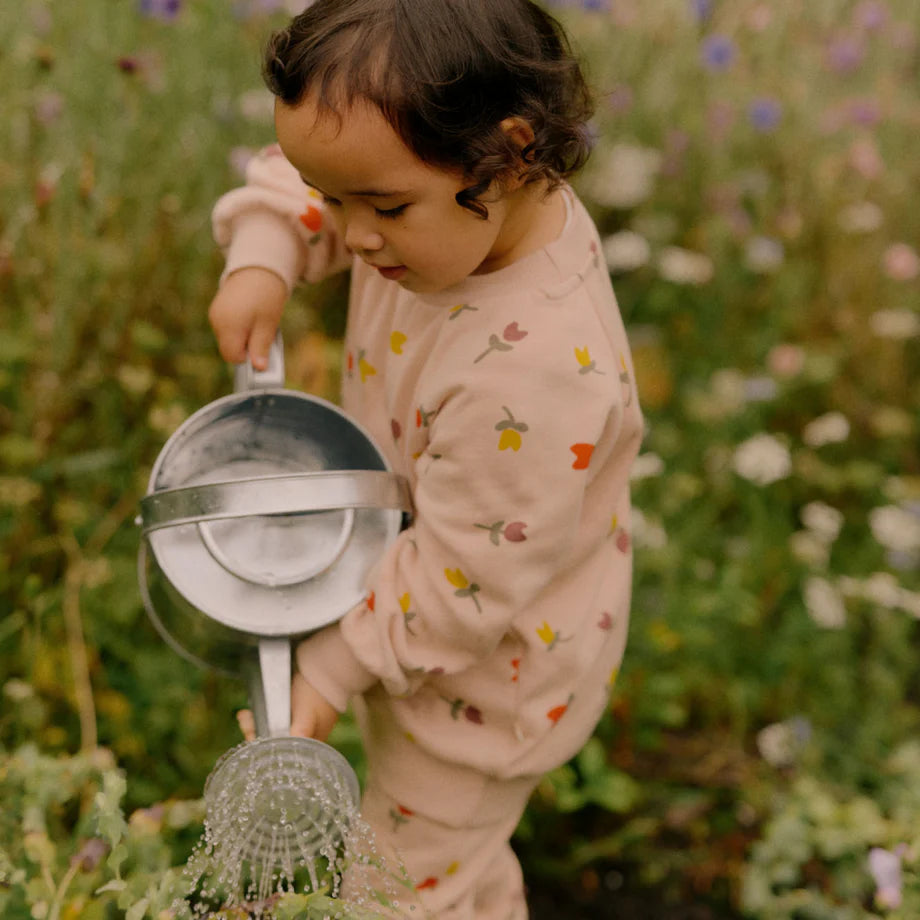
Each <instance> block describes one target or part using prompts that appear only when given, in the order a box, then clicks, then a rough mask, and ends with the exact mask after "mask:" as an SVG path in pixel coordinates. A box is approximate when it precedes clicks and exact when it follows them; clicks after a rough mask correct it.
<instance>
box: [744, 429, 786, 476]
mask: <svg viewBox="0 0 920 920" xmlns="http://www.w3.org/2000/svg"><path fill="white" fill-rule="evenodd" d="M732 466H733V468H734V470H735V472H736V473H737V474H738V475H739V476H741V477H743V478H744V479H749V480H750V481H751V482H755V483H757V485H761V486H768V485H770V483H773V482H777V481H778V480H780V479H785V478H786V477H787V476H788V475H789V474H790V473H791V472H792V457H791V456H790V454H789V448H788V447H786V445H785V444H783V443H782V442H781V441H780V440H779V439H777V438H775V437H774V436H773V435H771V434H765V433H764V434H755V435H754V437H752V438H748V439H747V440H746V441H744V442H742V443H741V444H739V445H738V448H737V449H736V450H735V455H734V457H733V459H732Z"/></svg>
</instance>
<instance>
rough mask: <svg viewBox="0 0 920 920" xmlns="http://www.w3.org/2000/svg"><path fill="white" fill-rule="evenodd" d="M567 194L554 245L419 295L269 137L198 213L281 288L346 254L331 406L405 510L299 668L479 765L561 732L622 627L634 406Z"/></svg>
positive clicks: (236, 262) (522, 759)
mask: <svg viewBox="0 0 920 920" xmlns="http://www.w3.org/2000/svg"><path fill="white" fill-rule="evenodd" d="M567 198H568V202H569V216H568V220H567V223H566V226H565V228H564V230H563V232H562V234H561V235H560V237H559V238H558V239H557V240H556V241H554V242H553V243H552V244H550V245H549V246H547V247H545V248H544V249H542V250H540V251H538V252H535V253H533V254H531V255H529V256H526V257H525V258H523V259H521V260H520V261H518V262H516V263H514V264H512V265H510V266H508V267H506V268H502V269H500V270H498V271H495V272H493V273H490V274H484V275H472V276H470V277H468V278H467V279H466V280H465V281H463V282H462V283H460V284H458V285H456V286H455V287H452V288H450V289H448V290H444V291H441V292H439V293H437V294H413V293H410V292H408V291H405V290H403V289H402V288H401V287H400V286H399V285H398V284H397V283H395V282H392V281H387V280H386V279H384V278H382V277H381V276H380V275H379V274H378V273H376V272H374V271H373V269H370V268H368V267H367V266H366V265H364V264H363V263H362V262H361V261H360V260H355V261H354V263H353V264H352V260H351V259H350V257H349V256H348V253H347V252H346V251H345V249H344V246H343V245H342V243H341V240H340V239H339V238H338V236H337V235H336V233H335V230H334V226H333V223H332V221H331V220H330V219H327V215H326V214H325V212H324V209H323V205H322V202H321V200H320V198H319V196H318V195H317V194H316V193H315V192H312V191H311V190H308V189H306V188H305V187H304V185H303V183H302V182H301V180H300V178H299V176H298V175H297V173H296V172H295V170H294V169H293V168H292V167H291V166H290V165H289V164H288V162H287V161H286V160H285V159H284V157H283V156H282V155H281V154H280V151H279V150H278V148H276V147H272V148H268V149H267V150H265V151H263V152H262V154H260V155H259V156H258V157H257V158H255V159H254V160H253V161H252V162H251V164H250V166H249V169H248V175H247V185H246V186H245V187H243V188H240V189H237V190H235V191H232V192H230V193H228V194H227V195H225V196H224V197H223V198H221V199H220V201H219V202H218V204H217V206H216V208H215V211H214V228H215V236H216V239H217V241H218V243H219V244H220V246H221V247H222V248H223V249H224V250H225V252H226V257H227V269H226V272H225V274H228V273H229V272H231V271H234V270H236V269H238V268H241V267H244V266H252V265H258V266H261V267H264V268H269V269H271V270H273V271H275V272H276V273H277V274H279V275H280V276H281V277H282V278H284V279H285V280H286V281H287V283H288V284H289V285H291V286H293V285H294V284H295V283H296V282H297V281H298V280H300V279H307V280H318V279H320V278H322V277H323V276H325V275H327V274H328V273H330V272H332V271H335V270H338V269H341V268H343V267H346V266H348V265H351V267H352V282H351V298H350V305H349V315H348V329H347V333H346V341H345V359H346V366H345V376H344V386H343V396H342V404H343V408H344V409H345V410H346V411H347V412H348V413H349V414H350V415H351V416H352V417H353V418H354V419H355V420H356V421H358V422H359V423H360V424H361V425H363V426H364V427H365V428H366V429H367V430H368V431H369V432H370V433H371V435H372V436H373V437H374V439H375V440H376V441H377V443H378V445H379V446H380V447H381V449H382V450H383V452H384V453H385V454H386V456H387V458H388V460H389V462H390V463H391V465H392V467H393V469H394V470H395V471H396V472H398V473H400V474H402V475H403V476H405V477H407V479H408V481H409V484H410V487H411V491H412V495H413V500H414V506H415V509H416V514H415V517H414V520H413V522H412V524H411V526H410V527H408V528H407V529H406V530H404V531H403V532H402V533H401V534H400V536H399V537H398V539H397V540H396V541H395V543H394V544H393V545H392V546H391V547H390V549H389V550H388V552H387V553H386V555H385V557H384V558H383V559H381V560H380V562H379V564H378V565H377V567H376V569H375V571H374V574H373V576H372V579H371V582H370V584H369V585H368V596H367V600H366V602H364V603H362V604H360V605H359V606H358V607H356V608H355V609H353V610H351V611H350V612H349V613H348V614H347V615H346V616H345V617H344V619H343V620H341V621H340V622H339V623H338V624H336V625H334V626H331V627H328V628H326V629H324V630H322V631H320V632H319V633H317V634H315V635H313V636H311V637H310V638H308V639H307V640H305V641H304V642H302V643H301V644H300V645H299V646H298V648H297V652H296V658H297V664H298V667H299V669H300V670H301V672H302V673H303V674H304V675H305V676H306V677H307V679H308V680H309V681H310V683H311V684H313V685H314V687H316V689H317V690H318V691H319V692H320V693H322V694H323V695H324V696H325V697H326V698H327V699H328V700H329V701H330V702H331V703H332V704H333V705H334V706H335V707H336V708H338V709H339V710H343V709H344V708H345V707H346V705H347V702H348V699H349V698H350V697H351V696H352V695H353V694H366V693H369V692H370V693H372V694H373V695H375V697H380V695H381V694H384V693H385V694H386V695H387V697H388V699H389V701H390V702H389V705H390V709H391V712H392V716H393V719H394V720H395V724H396V725H398V726H399V728H400V729H401V730H402V731H403V732H404V733H405V734H406V736H407V737H409V738H411V740H412V741H413V742H415V743H417V744H420V745H422V746H423V747H427V748H428V749H429V750H430V751H431V752H432V753H434V754H435V755H436V756H438V757H440V758H442V759H443V760H445V761H448V762H454V763H460V764H465V765H467V766H470V767H474V768H476V769H479V770H486V771H488V772H491V773H492V774H494V775H520V774H522V773H533V774H536V773H540V772H543V771H544V770H546V769H549V768H551V767H553V766H555V765H557V764H558V763H562V762H564V761H565V760H566V759H568V758H569V757H570V756H572V755H573V754H574V753H575V752H576V751H577V750H578V748H579V747H580V746H581V745H582V744H583V743H584V741H585V740H586V739H587V737H589V736H590V734H591V731H592V730H593V728H594V726H595V725H596V722H597V720H598V719H599V718H600V716H601V714H602V713H603V711H604V708H605V706H606V701H607V697H608V694H609V690H610V686H611V684H612V682H613V678H614V676H615V673H616V669H617V667H618V666H619V663H620V660H621V658H622V654H623V647H624V644H625V639H626V630H627V620H628V611H629V599H630V585H631V562H632V560H631V544H630V537H629V510H630V505H629V470H630V466H631V464H632V462H633V459H634V458H635V455H636V453H637V451H638V447H639V443H640V440H641V433H642V416H641V413H640V409H639V406H638V402H637V397H636V390H635V385H634V379H633V371H632V364H631V359H630V354H629V346H628V343H627V339H626V335H625V332H624V329H623V324H622V320H621V318H620V314H619V310H618V308H617V303H616V299H615V297H614V294H613V290H612V288H611V285H610V279H609V276H608V274H607V271H606V267H605V265H604V262H603V259H602V258H601V255H600V246H599V241H598V237H597V232H596V229H595V227H594V225H593V222H592V221H591V219H590V217H589V216H588V214H587V212H586V211H585V209H584V208H583V206H582V205H581V203H580V202H579V201H578V200H577V199H576V198H575V196H574V194H572V193H571V192H570V191H569V190H567Z"/></svg>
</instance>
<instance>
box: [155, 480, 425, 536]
mask: <svg viewBox="0 0 920 920" xmlns="http://www.w3.org/2000/svg"><path fill="white" fill-rule="evenodd" d="M347 508H396V509H399V510H401V511H405V512H409V511H411V509H412V502H411V497H410V494H409V484H408V482H407V481H406V479H405V478H404V477H402V476H399V475H397V474H395V473H388V472H385V471H383V470H344V471H321V472H314V473H292V474H282V475H278V476H260V477H257V478H254V479H235V480H230V481H228V482H211V483H206V484H202V485H196V486H182V487H181V488H178V489H161V490H160V491H158V492H151V493H149V494H148V495H146V496H144V498H142V499H141V514H140V517H139V518H138V523H139V524H140V526H141V530H142V532H143V533H144V534H145V535H146V534H148V533H150V532H151V531H154V530H161V529H162V528H164V527H179V526H181V525H183V524H202V523H207V522H209V521H226V520H233V519H237V518H245V517H261V516H267V515H274V514H305V513H309V512H313V511H341V510H343V509H347Z"/></svg>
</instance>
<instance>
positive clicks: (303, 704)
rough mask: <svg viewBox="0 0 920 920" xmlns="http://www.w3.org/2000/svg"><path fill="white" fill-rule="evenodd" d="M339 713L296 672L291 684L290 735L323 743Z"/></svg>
mask: <svg viewBox="0 0 920 920" xmlns="http://www.w3.org/2000/svg"><path fill="white" fill-rule="evenodd" d="M338 718H339V713H338V711H337V710H336V709H335V707H333V706H332V705H330V704H329V703H328V702H327V701H326V698H325V697H324V696H322V695H321V694H320V693H319V692H318V691H316V690H314V689H313V687H312V686H311V685H310V684H309V683H307V681H306V679H305V678H304V676H303V675H302V674H301V673H300V672H299V671H296V672H295V673H294V679H293V681H292V682H291V734H292V735H300V736H301V737H303V738H316V740H317V741H325V740H326V738H328V737H329V732H331V731H332V727H333V726H334V725H335V723H336V721H337V720H338Z"/></svg>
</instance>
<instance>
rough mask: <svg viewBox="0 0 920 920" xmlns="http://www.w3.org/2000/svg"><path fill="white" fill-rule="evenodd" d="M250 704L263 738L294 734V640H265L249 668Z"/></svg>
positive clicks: (259, 732)
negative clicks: (292, 700) (292, 661)
mask: <svg viewBox="0 0 920 920" xmlns="http://www.w3.org/2000/svg"><path fill="white" fill-rule="evenodd" d="M249 702H250V706H251V707H252V715H253V718H254V720H255V723H256V735H258V737H260V738H279V737H284V736H286V735H290V733H291V640H290V639H289V638H287V637H281V638H262V639H260V640H259V645H258V648H257V649H256V651H255V653H254V655H253V661H252V662H251V665H250V669H249Z"/></svg>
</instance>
